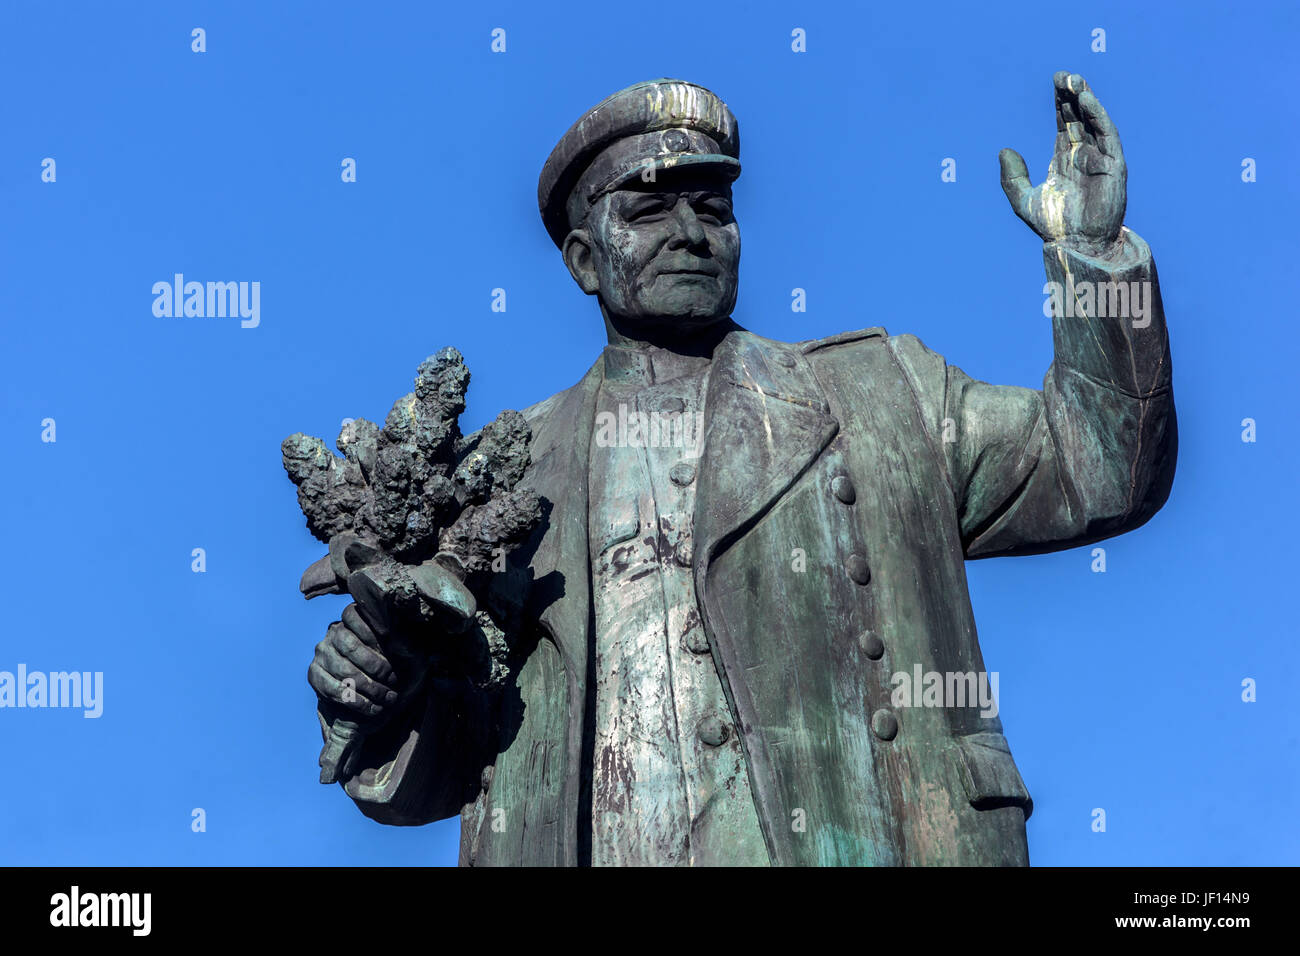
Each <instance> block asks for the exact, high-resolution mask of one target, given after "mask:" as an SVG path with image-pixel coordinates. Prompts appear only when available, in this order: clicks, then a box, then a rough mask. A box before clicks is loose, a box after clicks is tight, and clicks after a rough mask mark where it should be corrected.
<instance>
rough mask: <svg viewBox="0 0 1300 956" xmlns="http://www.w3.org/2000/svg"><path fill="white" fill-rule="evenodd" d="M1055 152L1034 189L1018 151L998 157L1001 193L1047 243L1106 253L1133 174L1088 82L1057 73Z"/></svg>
mask: <svg viewBox="0 0 1300 956" xmlns="http://www.w3.org/2000/svg"><path fill="white" fill-rule="evenodd" d="M1052 79H1053V83H1054V84H1055V86H1056V130H1057V132H1056V149H1055V151H1054V152H1053V155H1052V165H1051V167H1050V169H1049V170H1048V174H1047V179H1046V180H1045V181H1044V182H1043V183H1042V185H1039V186H1031V185H1030V184H1029V171H1028V169H1026V168H1025V161H1024V159H1022V158H1021V156H1020V154H1019V153H1017V152H1016V151H1015V150H1013V149H1004V150H1002V152H1001V153H999V154H998V159H999V160H1000V162H1001V164H1002V188H1003V190H1005V192H1006V194H1007V199H1009V200H1010V201H1011V208H1012V209H1013V210H1015V213H1016V215H1017V216H1019V217H1020V218H1021V219H1023V220H1024V221H1025V222H1026V223H1028V225H1029V228H1031V229H1033V230H1034V232H1036V233H1038V235H1039V236H1041V237H1042V238H1043V240H1044V241H1046V242H1063V243H1066V244H1068V245H1072V246H1075V247H1077V248H1079V249H1080V250H1081V251H1083V252H1086V253H1089V254H1092V255H1099V254H1104V253H1105V252H1106V251H1107V250H1108V249H1109V248H1110V247H1111V246H1112V244H1113V243H1114V241H1115V239H1116V238H1117V237H1118V236H1119V232H1120V227H1121V226H1122V225H1123V224H1124V205H1125V202H1126V191H1125V183H1126V181H1127V179H1128V169H1127V167H1126V166H1125V165H1124V149H1123V147H1122V146H1120V142H1119V133H1118V131H1117V130H1116V129H1115V124H1114V123H1112V122H1111V121H1110V117H1109V116H1108V115H1106V111H1105V109H1103V108H1102V105H1101V103H1100V102H1098V100H1097V97H1096V96H1094V95H1093V93H1092V90H1090V89H1088V84H1087V81H1085V80H1084V78H1083V77H1082V76H1080V75H1079V74H1078V73H1066V72H1064V71H1062V72H1060V73H1057V74H1056V75H1055V76H1054V77H1053V78H1052Z"/></svg>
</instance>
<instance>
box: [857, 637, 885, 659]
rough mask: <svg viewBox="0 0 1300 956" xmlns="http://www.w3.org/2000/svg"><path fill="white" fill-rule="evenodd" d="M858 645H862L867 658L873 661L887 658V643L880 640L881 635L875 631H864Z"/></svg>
mask: <svg viewBox="0 0 1300 956" xmlns="http://www.w3.org/2000/svg"><path fill="white" fill-rule="evenodd" d="M858 643H859V644H860V645H862V650H863V651H864V652H865V653H866V655H867V657H869V658H871V660H873V661H878V660H880V659H881V658H882V657H884V656H885V642H884V641H882V640H881V639H880V635H879V634H877V633H876V632H875V631H872V630H865V631H863V632H862V633H861V634H860V635H859V636H858Z"/></svg>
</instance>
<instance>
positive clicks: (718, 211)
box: [695, 196, 731, 226]
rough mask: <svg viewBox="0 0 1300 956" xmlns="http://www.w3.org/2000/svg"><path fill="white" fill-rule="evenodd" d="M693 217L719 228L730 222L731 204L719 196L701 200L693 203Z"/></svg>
mask: <svg viewBox="0 0 1300 956" xmlns="http://www.w3.org/2000/svg"><path fill="white" fill-rule="evenodd" d="M695 215H696V216H698V217H699V219H700V221H701V222H706V223H708V224H710V225H714V226H720V225H723V224H724V223H728V222H731V203H729V202H727V201H726V200H725V199H723V198H722V197H721V196H713V197H710V198H707V199H701V200H699V201H697V202H696V203H695Z"/></svg>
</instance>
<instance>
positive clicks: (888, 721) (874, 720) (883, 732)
mask: <svg viewBox="0 0 1300 956" xmlns="http://www.w3.org/2000/svg"><path fill="white" fill-rule="evenodd" d="M871 732H872V733H873V734H875V735H876V736H877V737H879V738H880V739H881V740H893V739H894V738H895V737H897V736H898V718H897V717H895V716H894V715H893V713H892V712H890V711H888V710H878V711H876V712H875V713H874V714H872V715H871Z"/></svg>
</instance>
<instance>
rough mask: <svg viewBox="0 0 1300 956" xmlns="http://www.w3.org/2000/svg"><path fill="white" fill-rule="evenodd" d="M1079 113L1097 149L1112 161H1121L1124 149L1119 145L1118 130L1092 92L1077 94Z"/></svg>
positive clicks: (1086, 91)
mask: <svg viewBox="0 0 1300 956" xmlns="http://www.w3.org/2000/svg"><path fill="white" fill-rule="evenodd" d="M1079 112H1080V113H1081V114H1082V115H1083V119H1084V122H1085V123H1087V124H1088V126H1089V128H1090V130H1091V132H1092V135H1093V139H1094V141H1095V142H1096V144H1097V148H1098V149H1100V150H1101V151H1102V152H1103V153H1105V154H1106V155H1107V156H1109V157H1111V158H1112V159H1123V158H1124V147H1122V146H1121V145H1120V143H1119V130H1117V129H1116V128H1115V124H1114V123H1113V122H1111V118H1110V114H1109V113H1107V112H1106V108H1105V107H1103V106H1102V105H1101V101H1100V100H1098V99H1097V97H1096V96H1095V95H1094V94H1093V92H1092V90H1084V91H1083V92H1082V93H1080V94H1079Z"/></svg>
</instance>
